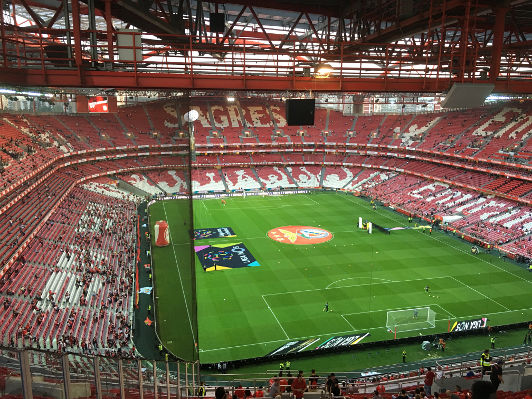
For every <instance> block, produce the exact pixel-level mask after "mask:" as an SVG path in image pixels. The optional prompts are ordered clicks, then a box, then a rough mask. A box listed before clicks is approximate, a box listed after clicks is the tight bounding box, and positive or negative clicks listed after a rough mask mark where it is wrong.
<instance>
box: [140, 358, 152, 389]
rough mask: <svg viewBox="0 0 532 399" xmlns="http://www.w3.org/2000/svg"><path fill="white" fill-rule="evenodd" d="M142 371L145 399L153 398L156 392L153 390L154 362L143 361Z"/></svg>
mask: <svg viewBox="0 0 532 399" xmlns="http://www.w3.org/2000/svg"><path fill="white" fill-rule="evenodd" d="M141 370H142V390H143V392H144V397H145V398H153V397H154V396H155V390H154V389H153V365H152V362H149V361H146V360H143V361H142V362H141Z"/></svg>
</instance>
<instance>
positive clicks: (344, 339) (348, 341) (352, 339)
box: [316, 333, 369, 349]
mask: <svg viewBox="0 0 532 399" xmlns="http://www.w3.org/2000/svg"><path fill="white" fill-rule="evenodd" d="M366 337H369V333H365V334H356V335H343V336H340V337H332V338H329V339H328V340H326V341H325V342H324V343H322V344H319V345H318V346H317V347H316V349H329V348H339V347H341V346H350V345H356V344H358V343H359V342H360V341H362V340H363V339H364V338H366Z"/></svg>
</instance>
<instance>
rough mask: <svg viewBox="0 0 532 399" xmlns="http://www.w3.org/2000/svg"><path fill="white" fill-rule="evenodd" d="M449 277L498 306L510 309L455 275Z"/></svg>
mask: <svg viewBox="0 0 532 399" xmlns="http://www.w3.org/2000/svg"><path fill="white" fill-rule="evenodd" d="M451 278H452V279H453V280H454V281H456V282H457V283H460V284H462V285H463V286H465V287H467V288H469V289H470V290H471V291H475V292H476V293H477V294H479V295H481V296H483V297H484V298H486V299H489V300H490V301H492V302H493V303H496V304H497V305H499V306H500V307H502V308H504V309H506V310H510V308H507V307H506V306H504V305H503V304H502V303H500V302H497V301H496V300H495V299H492V298H490V297H489V296H487V295H485V294H483V293H482V292H480V291H478V290H476V289H474V288H473V287H471V286H469V285H467V284H466V283H463V282H461V281H460V280H458V279H457V278H455V277H453V276H451Z"/></svg>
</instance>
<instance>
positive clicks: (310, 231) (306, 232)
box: [268, 226, 333, 245]
mask: <svg viewBox="0 0 532 399" xmlns="http://www.w3.org/2000/svg"><path fill="white" fill-rule="evenodd" d="M268 237H270V238H271V239H272V240H275V241H279V242H282V243H284V244H294V245H310V244H321V243H323V242H327V241H329V240H331V239H332V238H333V235H332V233H331V232H330V231H327V230H324V229H322V228H320V227H312V226H282V227H276V228H275V229H272V230H270V231H268Z"/></svg>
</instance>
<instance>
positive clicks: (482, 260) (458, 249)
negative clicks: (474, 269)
mask: <svg viewBox="0 0 532 399" xmlns="http://www.w3.org/2000/svg"><path fill="white" fill-rule="evenodd" d="M347 198H349V199H350V200H351V198H350V197H347ZM367 208H368V209H369V206H367ZM385 217H387V218H388V219H390V220H393V221H394V222H395V221H396V220H394V219H393V218H391V217H390V216H388V215H385ZM402 225H403V226H406V224H402ZM419 233H420V234H423V233H421V231H419ZM431 237H432V239H433V240H436V241H439V242H441V243H442V244H444V245H447V246H449V247H451V248H454V249H456V250H457V251H460V252H462V253H465V254H466V255H469V256H473V257H475V256H474V255H473V254H471V253H469V252H467V251H464V250H463V249H461V248H458V247H456V246H454V245H451V244H449V243H447V242H444V241H442V240H440V239H439V238H437V237H435V236H431ZM475 258H476V259H479V260H480V261H481V262H484V263H487V264H488V265H491V266H493V267H495V268H497V269H499V270H501V271H503V272H506V273H508V274H511V275H512V276H514V277H517V278H518V279H521V280H523V281H525V282H527V283H529V284H532V281H529V280H527V279H525V278H523V277H521V276H518V275H517V274H514V273H512V272H510V271H508V270H505V269H503V268H502V267H499V266H497V265H494V264H493V263H491V262H488V261H487V260H485V259H482V258H478V257H475Z"/></svg>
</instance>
